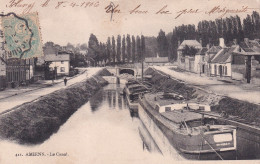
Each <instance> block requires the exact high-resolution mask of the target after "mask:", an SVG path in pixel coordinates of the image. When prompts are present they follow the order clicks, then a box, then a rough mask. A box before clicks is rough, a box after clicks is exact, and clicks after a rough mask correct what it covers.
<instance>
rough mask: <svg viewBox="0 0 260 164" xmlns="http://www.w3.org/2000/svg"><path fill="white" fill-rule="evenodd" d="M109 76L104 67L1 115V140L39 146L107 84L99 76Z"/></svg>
mask: <svg viewBox="0 0 260 164" xmlns="http://www.w3.org/2000/svg"><path fill="white" fill-rule="evenodd" d="M109 75H111V73H110V72H109V71H108V70H107V69H105V68H104V69H102V70H100V71H99V72H97V73H96V74H95V75H94V76H92V77H90V78H88V79H86V80H85V81H82V82H78V83H76V84H74V85H71V86H68V87H66V88H64V89H60V90H57V91H55V92H52V93H50V94H48V95H45V96H42V97H40V98H38V99H36V100H34V101H32V102H27V103H24V104H22V105H20V106H17V107H14V108H13V109H11V110H10V112H8V113H5V114H3V115H1V116H0V137H1V138H2V139H8V140H13V141H16V142H19V143H21V144H37V143H42V142H43V141H45V140H46V139H48V138H49V137H50V136H51V135H52V134H53V133H55V132H57V131H58V129H59V127H60V126H61V125H62V124H63V123H65V122H66V121H67V119H68V118H69V117H70V116H71V115H72V114H73V113H74V112H75V111H77V109H78V108H80V106H82V105H83V104H85V103H86V102H87V101H88V100H89V98H90V97H91V96H92V95H94V94H95V93H96V92H97V91H98V90H99V89H100V88H102V87H103V86H105V85H106V84H108V82H107V81H106V80H105V79H103V78H102V77H101V76H109Z"/></svg>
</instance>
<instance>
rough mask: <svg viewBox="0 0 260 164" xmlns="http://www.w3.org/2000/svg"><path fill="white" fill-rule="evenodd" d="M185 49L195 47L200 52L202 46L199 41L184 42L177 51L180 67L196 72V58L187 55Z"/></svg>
mask: <svg viewBox="0 0 260 164" xmlns="http://www.w3.org/2000/svg"><path fill="white" fill-rule="evenodd" d="M185 47H189V48H191V47H193V48H195V49H196V50H197V51H199V50H200V49H202V45H201V43H199V42H198V41H197V40H184V41H183V42H182V43H181V44H180V45H179V47H178V49H177V62H178V67H180V68H181V69H185V70H187V71H192V72H194V61H195V56H189V55H188V54H185ZM194 55H195V54H194Z"/></svg>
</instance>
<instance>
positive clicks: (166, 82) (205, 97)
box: [145, 68, 260, 127]
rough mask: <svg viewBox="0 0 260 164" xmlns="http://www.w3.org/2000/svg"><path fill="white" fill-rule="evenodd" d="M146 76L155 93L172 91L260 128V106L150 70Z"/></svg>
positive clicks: (146, 72)
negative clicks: (149, 78)
mask: <svg viewBox="0 0 260 164" xmlns="http://www.w3.org/2000/svg"><path fill="white" fill-rule="evenodd" d="M145 74H146V75H152V79H151V83H152V84H153V91H155V92H156V91H172V92H175V93H178V94H181V95H183V96H184V97H185V99H187V100H194V101H196V102H200V103H205V104H209V105H211V108H212V111H214V112H218V113H221V112H226V113H227V114H228V115H232V116H237V117H239V118H241V119H244V120H245V121H246V122H247V123H251V124H254V125H256V126H258V127H260V118H259V116H260V106H259V105H256V104H252V103H249V102H246V101H241V100H237V99H234V98H230V97H225V96H219V95H216V94H214V93H209V92H207V91H205V90H203V89H200V88H198V87H195V86H191V85H188V84H185V83H183V82H182V81H179V80H175V79H171V78H169V75H166V74H165V73H163V72H160V71H158V70H154V69H152V68H148V69H147V70H146V71H145Z"/></svg>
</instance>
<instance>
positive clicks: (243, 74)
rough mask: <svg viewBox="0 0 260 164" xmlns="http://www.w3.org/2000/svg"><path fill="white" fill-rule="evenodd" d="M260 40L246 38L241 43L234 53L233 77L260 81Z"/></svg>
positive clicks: (254, 81)
mask: <svg viewBox="0 0 260 164" xmlns="http://www.w3.org/2000/svg"><path fill="white" fill-rule="evenodd" d="M259 63H260V41H259V40H257V39H255V40H249V39H248V38H245V39H244V41H243V42H240V43H239V49H238V51H236V52H234V53H233V60H232V65H233V66H232V73H233V78H235V79H238V80H242V79H244V80H246V81H247V83H250V81H251V80H252V83H258V84H259V83H260V64H259Z"/></svg>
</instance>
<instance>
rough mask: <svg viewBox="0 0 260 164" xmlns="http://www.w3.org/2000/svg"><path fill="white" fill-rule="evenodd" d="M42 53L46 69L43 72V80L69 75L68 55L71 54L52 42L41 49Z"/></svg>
mask: <svg viewBox="0 0 260 164" xmlns="http://www.w3.org/2000/svg"><path fill="white" fill-rule="evenodd" d="M62 49H63V50H62ZM43 53H44V63H45V66H47V67H48V68H47V70H45V79H53V78H56V77H57V76H68V75H69V72H70V55H71V54H72V52H70V51H66V50H65V49H64V48H62V47H60V46H58V45H55V44H54V43H53V42H47V43H46V44H45V46H44V47H43Z"/></svg>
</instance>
